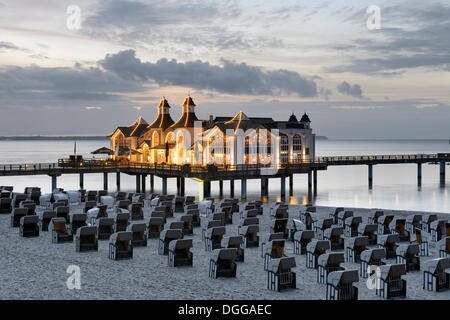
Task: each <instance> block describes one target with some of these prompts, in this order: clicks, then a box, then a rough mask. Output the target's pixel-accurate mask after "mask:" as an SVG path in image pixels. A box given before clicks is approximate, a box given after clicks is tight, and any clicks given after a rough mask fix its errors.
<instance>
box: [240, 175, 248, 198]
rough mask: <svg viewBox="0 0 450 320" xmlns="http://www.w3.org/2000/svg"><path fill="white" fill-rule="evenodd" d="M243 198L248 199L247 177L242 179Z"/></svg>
mask: <svg viewBox="0 0 450 320" xmlns="http://www.w3.org/2000/svg"><path fill="white" fill-rule="evenodd" d="M241 200H242V201H245V200H247V179H242V180H241Z"/></svg>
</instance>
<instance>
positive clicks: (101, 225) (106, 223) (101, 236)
mask: <svg viewBox="0 0 450 320" xmlns="http://www.w3.org/2000/svg"><path fill="white" fill-rule="evenodd" d="M97 227H98V240H108V239H109V237H110V236H111V235H112V234H113V233H114V219H113V218H99V219H97Z"/></svg>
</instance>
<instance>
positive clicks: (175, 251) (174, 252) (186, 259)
mask: <svg viewBox="0 0 450 320" xmlns="http://www.w3.org/2000/svg"><path fill="white" fill-rule="evenodd" d="M183 199H184V198H183ZM192 247H193V245H192V239H177V240H172V241H170V243H169V257H168V263H169V267H180V266H192V260H193V259H192V252H191V250H190V249H191V248H192Z"/></svg>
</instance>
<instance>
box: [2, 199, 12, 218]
mask: <svg viewBox="0 0 450 320" xmlns="http://www.w3.org/2000/svg"><path fill="white" fill-rule="evenodd" d="M11 211H12V199H11V198H0V214H1V213H8V214H9V213H11Z"/></svg>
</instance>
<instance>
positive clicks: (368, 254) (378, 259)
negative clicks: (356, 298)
mask: <svg viewBox="0 0 450 320" xmlns="http://www.w3.org/2000/svg"><path fill="white" fill-rule="evenodd" d="M385 258H386V250H385V249H384V248H374V249H366V250H364V251H363V252H361V260H360V264H359V274H360V276H361V277H362V278H367V277H369V276H371V275H372V274H373V273H374V272H375V271H374V270H373V271H371V273H370V274H369V267H370V266H382V265H384V264H386V263H385V262H383V261H382V259H385Z"/></svg>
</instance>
